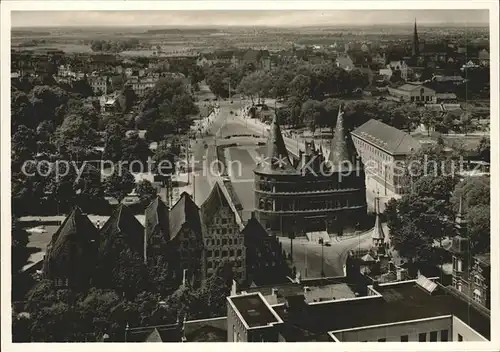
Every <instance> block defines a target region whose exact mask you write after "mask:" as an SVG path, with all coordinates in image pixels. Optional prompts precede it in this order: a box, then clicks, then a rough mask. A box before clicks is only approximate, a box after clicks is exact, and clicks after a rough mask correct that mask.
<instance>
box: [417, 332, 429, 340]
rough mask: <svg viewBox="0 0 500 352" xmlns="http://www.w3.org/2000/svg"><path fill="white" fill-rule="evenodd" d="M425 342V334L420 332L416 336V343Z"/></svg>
mask: <svg viewBox="0 0 500 352" xmlns="http://www.w3.org/2000/svg"><path fill="white" fill-rule="evenodd" d="M425 341H427V333H425V332H422V333H420V334H418V342H425Z"/></svg>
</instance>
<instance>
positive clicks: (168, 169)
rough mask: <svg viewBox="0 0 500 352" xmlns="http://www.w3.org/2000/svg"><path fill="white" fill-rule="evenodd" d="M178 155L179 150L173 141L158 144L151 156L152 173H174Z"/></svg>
mask: <svg viewBox="0 0 500 352" xmlns="http://www.w3.org/2000/svg"><path fill="white" fill-rule="evenodd" d="M179 154H180V148H178V147H177V146H176V143H175V140H173V139H172V140H170V141H162V142H160V143H159V144H158V147H157V148H156V151H155V154H154V155H153V160H154V162H155V163H154V172H156V173H159V174H161V175H170V174H171V173H172V172H174V171H175V161H176V159H177V158H178V157H179Z"/></svg>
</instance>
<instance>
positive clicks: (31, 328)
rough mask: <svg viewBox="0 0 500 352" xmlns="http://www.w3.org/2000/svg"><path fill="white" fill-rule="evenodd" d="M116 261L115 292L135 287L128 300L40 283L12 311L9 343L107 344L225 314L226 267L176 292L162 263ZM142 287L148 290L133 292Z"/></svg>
mask: <svg viewBox="0 0 500 352" xmlns="http://www.w3.org/2000/svg"><path fill="white" fill-rule="evenodd" d="M120 257H121V259H120V263H119V264H120V265H119V266H117V270H116V271H114V272H113V278H112V280H113V282H114V284H116V285H117V286H116V287H121V288H123V287H127V288H132V287H134V288H135V289H134V290H133V292H134V293H133V294H132V295H131V294H130V292H131V291H128V290H127V294H125V295H124V294H123V293H124V291H123V290H114V289H110V288H107V287H109V285H106V287H101V286H97V287H93V288H91V289H89V290H85V291H76V290H70V289H57V288H55V287H54V286H53V284H52V282H50V281H47V280H43V281H41V282H40V283H38V284H37V285H36V286H35V287H34V288H33V289H32V290H31V292H30V293H29V294H28V295H27V299H26V302H24V304H23V305H20V306H19V307H18V309H17V310H16V309H14V310H13V316H12V339H13V341H14V342H33V341H36V342H87V341H88V342H92V341H97V340H98V339H99V337H102V336H103V335H104V334H107V335H108V336H109V340H108V341H112V342H122V341H124V339H125V330H126V328H127V326H129V327H131V328H134V327H141V326H142V327H144V326H155V325H161V324H169V323H174V322H175V321H176V320H177V319H180V320H181V321H182V319H183V318H184V317H186V319H188V320H191V319H203V318H212V317H218V316H222V315H224V314H225V313H226V297H227V296H228V294H229V292H230V287H231V283H232V279H233V274H232V264H231V263H229V262H227V261H226V262H222V263H221V265H220V266H219V267H218V269H217V271H216V272H215V274H214V275H213V276H211V277H210V278H209V279H207V280H206V281H205V282H204V284H203V285H201V286H200V287H193V286H191V285H190V284H189V283H187V284H186V285H184V286H181V287H179V288H176V287H175V286H171V285H170V282H169V281H168V280H166V272H167V271H168V269H167V268H166V266H165V265H164V264H162V263H159V262H157V261H155V262H154V263H151V265H149V266H147V267H146V266H145V265H143V264H141V262H142V261H139V262H136V261H134V263H135V264H133V265H130V263H128V262H127V263H124V262H123V261H124V260H125V261H127V260H128V259H130V257H127V255H126V253H122V254H121V255H120ZM123 258H125V259H123ZM160 261H161V260H160ZM122 264H127V265H126V266H123V265H122ZM122 268H126V269H122ZM145 284H147V286H145ZM143 287H149V288H148V289H147V291H142V290H140V289H138V288H143ZM158 288H160V289H158ZM19 311H23V312H24V313H23V314H19ZM26 313H28V314H26Z"/></svg>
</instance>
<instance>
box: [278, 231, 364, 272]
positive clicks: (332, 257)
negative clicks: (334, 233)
mask: <svg viewBox="0 0 500 352" xmlns="http://www.w3.org/2000/svg"><path fill="white" fill-rule="evenodd" d="M370 234H371V232H370V231H368V232H364V233H361V234H359V235H358V236H352V237H349V238H346V239H341V238H332V242H331V246H330V247H328V246H323V258H324V262H323V271H324V274H325V276H326V277H331V276H343V275H344V269H343V266H344V264H345V261H346V259H347V255H348V253H349V251H350V250H352V249H355V248H356V249H357V248H360V249H368V248H370V246H371V242H372V240H371V237H370ZM279 240H280V242H281V245H282V248H283V249H284V250H285V252H286V253H287V254H289V253H290V248H291V243H290V239H289V238H287V237H280V238H279ZM321 247H322V246H321V244H319V243H315V242H310V241H308V240H307V239H306V238H296V239H294V240H293V265H294V266H295V267H296V269H297V272H300V275H301V277H302V278H319V277H321Z"/></svg>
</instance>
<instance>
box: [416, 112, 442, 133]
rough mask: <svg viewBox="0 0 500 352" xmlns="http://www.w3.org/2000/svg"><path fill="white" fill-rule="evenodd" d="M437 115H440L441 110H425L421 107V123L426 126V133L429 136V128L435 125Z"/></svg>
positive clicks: (437, 118)
mask: <svg viewBox="0 0 500 352" xmlns="http://www.w3.org/2000/svg"><path fill="white" fill-rule="evenodd" d="M439 115H441V112H438V111H434V110H427V109H423V110H421V116H422V117H421V120H420V121H421V123H422V124H424V125H425V127H427V135H428V136H430V133H431V129H433V128H434V127H436V125H437V122H438V120H439V117H440V116H439Z"/></svg>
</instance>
